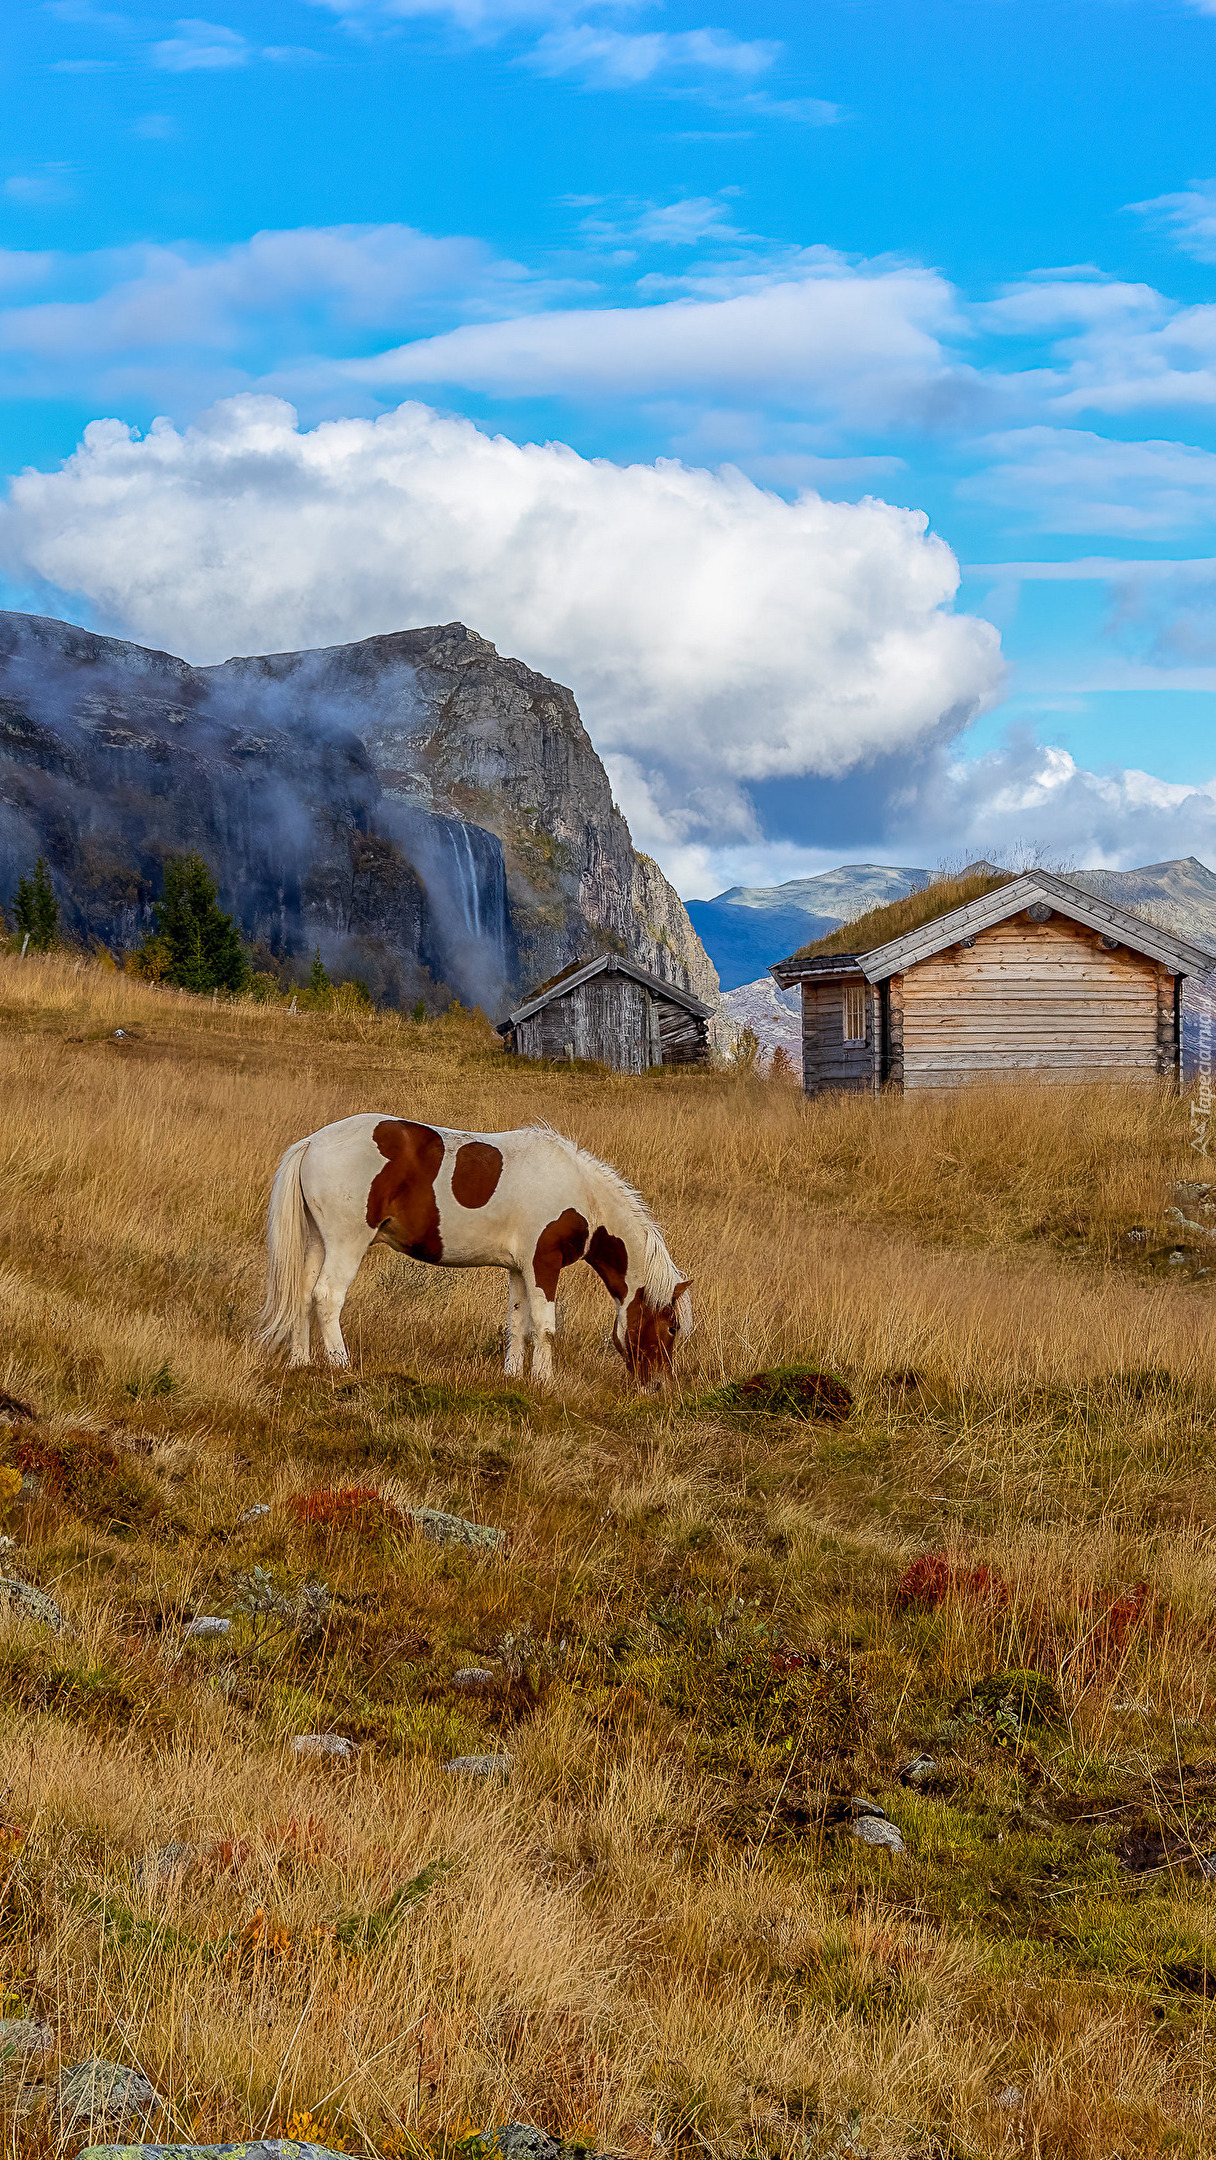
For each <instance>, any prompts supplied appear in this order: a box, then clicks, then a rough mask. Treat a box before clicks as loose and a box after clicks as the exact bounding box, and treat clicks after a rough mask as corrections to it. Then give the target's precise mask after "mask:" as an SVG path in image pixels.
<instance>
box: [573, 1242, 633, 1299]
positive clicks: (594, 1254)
mask: <svg viewBox="0 0 1216 2160" xmlns="http://www.w3.org/2000/svg"><path fill="white" fill-rule="evenodd" d="M583 1258H584V1259H585V1260H586V1262H587V1265H588V1267H592V1268H594V1269H595V1272H596V1274H597V1275H598V1276H599V1279H600V1281H601V1282H602V1283H603V1285H604V1288H605V1290H609V1291H611V1293H612V1295H613V1297H614V1298H615V1299H616V1301H617V1304H618V1305H623V1304H624V1302H625V1292H626V1290H627V1289H628V1288H629V1255H628V1253H627V1252H626V1250H625V1244H624V1240H623V1239H622V1238H619V1237H613V1235H612V1232H611V1230H605V1228H604V1225H603V1223H601V1224H600V1226H599V1229H598V1230H594V1231H593V1232H592V1234H591V1243H590V1244H589V1246H588V1247H587V1250H586V1252H585V1253H584V1255H583Z"/></svg>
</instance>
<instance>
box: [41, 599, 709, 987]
mask: <svg viewBox="0 0 1216 2160" xmlns="http://www.w3.org/2000/svg"><path fill="white" fill-rule="evenodd" d="M188 848H196V849H198V851H199V852H200V853H201V854H203V855H204V856H205V857H206V859H207V861H208V862H209V864H210V865H211V867H212V869H213V870H214V872H215V874H216V876H217V878H218V880H219V884H220V890H221V897H222V900H223V904H224V906H225V907H227V908H229V909H231V910H232V911H233V913H234V914H235V915H236V917H237V920H238V922H239V923H240V926H241V928H242V930H243V932H244V934H245V935H246V936H247V937H248V938H250V939H251V940H258V941H261V943H262V945H263V946H264V948H265V949H266V950H267V951H268V952H270V953H271V954H273V955H274V957H275V959H276V961H278V962H280V963H282V962H284V961H290V960H292V959H293V958H297V957H301V956H303V955H305V954H310V953H311V951H312V949H313V948H314V946H317V945H319V946H320V948H321V951H322V955H323V957H324V958H325V960H326V963H327V965H328V966H329V967H330V969H331V972H335V971H337V972H340V973H342V974H346V975H359V976H361V977H362V978H363V979H364V980H365V981H366V982H367V983H368V985H369V987H370V988H371V990H372V991H373V993H374V994H375V995H376V996H377V997H378V998H380V999H383V1000H386V1001H389V1002H394V1003H397V1002H401V1001H403V1000H406V999H412V998H413V997H415V996H417V995H419V994H422V995H428V994H429V993H432V992H435V993H440V994H441V993H442V992H443V991H454V992H456V994H458V995H459V996H461V997H462V998H464V999H466V1000H475V1001H476V1002H478V1003H480V1004H482V1005H483V1006H485V1007H486V1008H487V1010H490V1011H496V1010H499V1009H501V1008H502V1007H503V1006H505V1005H506V1004H507V1003H508V1002H509V1001H510V999H511V997H512V995H513V994H515V993H516V992H518V991H519V989H520V988H521V987H524V986H527V985H530V984H532V983H535V982H536V981H538V980H540V979H541V978H542V977H543V976H545V975H547V974H550V973H553V972H555V971H556V970H557V969H558V968H560V967H563V966H565V965H566V964H567V963H568V962H570V961H571V960H574V959H577V958H582V957H588V958H589V957H592V956H593V955H594V954H595V953H596V952H599V951H602V950H604V949H605V948H606V947H612V948H615V949H617V950H620V951H625V952H629V953H631V954H632V955H633V956H634V957H635V958H637V959H640V960H641V961H642V962H643V963H644V964H645V965H646V966H648V967H650V968H652V969H653V970H654V971H655V972H656V973H658V974H660V975H663V976H665V977H666V978H667V979H668V980H672V981H679V982H682V983H684V984H686V985H687V986H688V987H690V988H691V989H693V990H694V991H696V992H697V993H698V994H700V995H702V996H706V995H708V996H709V997H710V998H711V999H712V997H713V996H714V995H715V994H716V989H717V978H716V975H715V974H714V971H713V968H712V966H711V964H710V962H709V960H708V958H707V957H706V955H705V952H704V950H703V948H702V946H701V944H700V941H699V940H698V938H697V937H696V934H695V932H694V931H693V929H692V926H691V924H690V923H689V920H688V917H687V915H686V913H685V911H684V908H683V906H682V903H681V902H680V901H679V899H678V898H677V896H676V894H675V893H674V892H673V891H672V888H671V887H670V885H668V883H667V881H666V879H665V878H664V877H663V875H662V872H661V871H659V870H658V867H657V865H655V864H653V863H651V862H650V861H649V859H648V858H646V857H644V856H639V855H638V854H636V853H635V851H634V849H633V846H632V842H631V840H630V836H629V831H628V827H627V826H626V824H625V821H624V819H623V818H622V817H621V815H620V812H619V811H618V810H617V809H616V806H615V804H614V803H613V801H612V795H611V789H610V787H609V784H608V779H607V775H606V774H605V772H604V768H603V766H602V765H601V763H600V760H599V758H598V757H597V755H596V752H595V750H594V748H593V746H592V744H591V741H590V738H589V737H588V735H587V733H586V730H585V729H584V728H583V725H582V722H581V720H580V718H579V714H578V708H577V706H576V704H575V701H574V698H573V696H572V695H571V693H570V692H569V691H568V690H565V689H563V688H562V687H561V686H560V685H558V684H556V683H551V682H549V681H548V680H547V678H545V677H544V676H539V675H536V674H534V673H533V672H532V670H530V669H528V668H526V667H524V666H523V665H522V663H520V662H519V661H515V660H504V659H503V658H502V657H501V656H500V655H499V654H498V653H497V652H496V651H495V649H494V647H493V646H492V645H490V644H489V643H488V642H487V641H486V640H485V639H484V638H479V637H477V636H476V634H475V633H474V632H472V631H469V630H466V629H465V628H464V627H463V625H461V624H449V625H445V626H442V627H439V628H434V629H425V630H412V631H405V632H402V633H400V634H398V635H396V636H390V637H380V638H370V639H366V640H363V641H362V642H361V643H359V644H355V645H345V646H333V647H328V648H324V649H322V650H319V651H313V652H303V653H282V654H273V655H262V656H256V657H243V658H235V659H233V660H230V661H227V662H225V663H224V664H223V665H222V666H219V667H211V668H194V667H191V666H190V665H189V664H188V663H187V662H185V661H183V660H180V659H178V658H176V657H175V656H174V655H173V654H170V653H161V652H155V651H151V650H148V649H147V648H145V647H142V646H138V645H132V644H128V643H126V642H125V641H123V640H121V639H117V638H107V637H103V636H99V635H97V634H95V633H93V632H91V631H87V630H82V629H78V628H76V627H74V626H73V625H70V624H66V623H61V622H58V621H55V620H53V619H51V618H48V617H41V616H32V615H18V614H2V613H0V899H3V900H5V901H7V900H8V899H9V898H10V897H11V894H12V891H13V888H14V886H15V883H16V880H17V878H18V877H19V876H20V875H21V874H22V873H23V872H24V871H28V869H29V867H30V865H31V863H32V862H33V860H34V858H35V856H36V855H39V854H41V855H43V856H45V858H46V860H47V862H48V864H49V866H50V869H51V873H52V876H53V879H54V882H55V885H56V890H57V892H58V894H59V898H60V902H61V906H62V909H63V914H64V920H65V924H66V926H67V927H68V928H69V929H70V930H71V931H72V932H73V933H74V934H76V935H78V936H80V937H83V938H86V939H97V940H100V941H102V942H104V943H105V944H107V945H110V946H111V947H113V948H115V949H118V950H121V949H124V948H130V947H131V946H133V945H135V944H137V943H138V942H139V941H140V939H141V938H142V936H143V935H144V933H145V931H146V930H147V928H148V927H149V924H150V922H151V919H152V908H153V904H154V901H155V898H156V895H157V893H158V891H159V888H160V881H161V877H162V875H163V864H164V860H165V857H166V856H167V855H171V854H175V853H178V852H180V851H182V850H184V849H188Z"/></svg>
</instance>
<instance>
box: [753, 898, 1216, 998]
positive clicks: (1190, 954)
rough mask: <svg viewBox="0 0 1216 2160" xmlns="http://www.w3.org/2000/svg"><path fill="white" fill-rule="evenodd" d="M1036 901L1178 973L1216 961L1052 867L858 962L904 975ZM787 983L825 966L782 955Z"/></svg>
mask: <svg viewBox="0 0 1216 2160" xmlns="http://www.w3.org/2000/svg"><path fill="white" fill-rule="evenodd" d="M1036 901H1039V902H1042V903H1043V904H1045V905H1046V906H1048V907H1050V908H1052V910H1053V911H1054V912H1055V913H1056V914H1059V915H1065V916H1067V917H1068V919H1069V921H1070V922H1078V923H1081V924H1083V925H1084V927H1085V928H1086V929H1087V930H1095V931H1097V932H1098V934H1099V935H1100V936H1103V937H1116V938H1117V939H1118V942H1119V943H1120V944H1121V945H1128V946H1130V947H1131V949H1132V951H1133V952H1139V953H1144V954H1146V955H1147V957H1148V958H1149V959H1150V960H1156V961H1158V962H1159V963H1160V965H1161V966H1162V967H1167V968H1169V970H1170V972H1171V974H1174V975H1205V974H1206V973H1207V972H1208V969H1209V968H1212V967H1216V953H1210V952H1208V951H1206V950H1205V948H1204V947H1203V946H1202V945H1194V944H1192V943H1191V941H1190V940H1189V939H1188V938H1180V937H1175V936H1174V934H1173V932H1172V931H1170V930H1162V929H1160V928H1159V927H1158V925H1157V924H1156V923H1148V922H1143V921H1142V920H1141V918H1140V917H1139V916H1138V915H1129V914H1128V912H1127V910H1126V909H1125V908H1120V907H1115V906H1113V905H1112V903H1111V902H1110V901H1109V900H1098V899H1095V897H1094V895H1093V894H1092V893H1088V892H1086V891H1084V890H1083V888H1082V887H1081V886H1080V885H1074V884H1073V883H1072V882H1071V880H1070V879H1068V878H1062V877H1057V876H1055V875H1054V874H1053V873H1052V872H1051V871H1048V870H1029V871H1027V872H1026V873H1025V875H1024V876H1022V877H1018V878H1014V879H1013V881H1012V883H1011V884H1008V885H1001V886H999V887H998V888H997V890H996V891H995V892H990V893H986V894H984V896H983V897H982V898H981V899H979V900H972V901H969V902H968V904H967V905H966V907H960V908H952V909H951V911H950V913H949V914H948V915H937V916H935V917H934V918H933V920H932V921H931V922H927V923H924V924H923V925H922V926H921V928H920V929H918V930H909V931H908V932H906V934H905V935H904V936H903V937H898V938H892V939H891V940H890V942H889V943H888V944H886V945H879V946H876V947H875V949H874V951H873V952H868V953H859V954H857V955H856V961H857V965H858V966H859V967H860V968H861V970H862V972H863V973H864V975H865V976H866V979H867V981H869V982H885V981H886V980H887V978H888V976H891V975H898V974H900V973H902V971H903V969H905V968H909V967H915V966H916V965H917V963H918V962H919V961H921V960H930V959H932V957H933V955H934V954H935V953H939V952H944V951H945V950H946V948H947V946H950V945H956V944H957V943H958V942H959V939H960V938H964V937H973V936H975V935H977V933H978V932H979V931H981V930H990V929H991V928H992V926H993V924H994V923H999V922H1005V921H1007V920H1008V918H1009V917H1010V916H1011V915H1018V914H1020V913H1021V911H1022V909H1023V908H1025V907H1031V906H1033V905H1034V903H1035V902H1036ZM769 972H770V973H771V974H772V975H774V976H775V977H776V979H777V981H778V982H779V983H780V984H781V985H782V987H783V988H786V989H788V988H789V987H790V985H791V984H793V983H797V982H804V981H807V980H810V979H811V978H813V977H814V976H815V975H817V974H819V973H820V972H821V967H820V966H818V965H817V964H816V962H815V961H814V960H798V959H797V958H796V957H795V958H792V959H789V960H781V961H779V962H778V963H777V965H776V966H775V967H774V968H771V969H770V971H769Z"/></svg>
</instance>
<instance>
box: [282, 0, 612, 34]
mask: <svg viewBox="0 0 1216 2160" xmlns="http://www.w3.org/2000/svg"><path fill="white" fill-rule="evenodd" d="M314 4H315V5H316V6H318V7H324V8H328V9H329V11H330V13H331V14H334V15H338V16H341V18H342V20H343V21H344V22H346V23H348V24H350V25H365V24H374V23H377V22H379V23H393V22H415V21H417V20H418V19H419V17H421V16H426V15H439V16H446V17H447V19H448V21H449V22H452V23H454V24H455V25H456V27H457V28H458V29H460V30H465V31H471V32H472V33H473V34H474V35H480V36H485V35H489V36H494V35H496V34H497V33H498V32H500V31H503V30H509V29H513V28H515V27H516V26H517V25H518V24H521V23H522V24H525V25H528V24H532V25H534V24H536V23H552V22H566V21H569V19H570V18H571V16H572V15H573V14H574V13H575V12H576V10H575V8H574V6H573V5H572V4H571V0H314ZM621 4H622V7H623V8H625V9H627V8H628V6H629V0H621ZM579 12H581V10H580V11H579ZM601 12H604V11H603V10H601Z"/></svg>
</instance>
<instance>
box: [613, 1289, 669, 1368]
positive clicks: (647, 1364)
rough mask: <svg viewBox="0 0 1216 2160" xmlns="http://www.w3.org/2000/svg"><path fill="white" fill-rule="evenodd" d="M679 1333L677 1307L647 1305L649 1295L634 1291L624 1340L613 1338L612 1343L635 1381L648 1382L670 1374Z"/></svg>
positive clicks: (642, 1291)
mask: <svg viewBox="0 0 1216 2160" xmlns="http://www.w3.org/2000/svg"><path fill="white" fill-rule="evenodd" d="M679 1332H680V1323H679V1321H678V1320H677V1318H676V1314H675V1309H674V1306H672V1305H660V1306H657V1307H656V1306H653V1305H648V1304H647V1303H646V1292H645V1291H644V1290H635V1291H634V1293H633V1296H632V1297H631V1298H630V1300H629V1305H628V1309H627V1311H626V1315H625V1340H624V1342H620V1341H618V1340H617V1337H616V1336H615V1335H614V1336H613V1341H614V1342H615V1343H616V1346H617V1349H618V1350H619V1351H620V1353H621V1356H622V1357H623V1358H624V1360H625V1363H626V1365H627V1366H628V1367H629V1370H630V1372H631V1373H632V1374H633V1377H634V1379H635V1380H640V1381H647V1380H653V1379H655V1378H656V1377H657V1376H658V1375H659V1374H662V1373H669V1372H670V1371H671V1368H672V1365H673V1363H674V1359H675V1344H676V1337H677V1335H678V1334H679Z"/></svg>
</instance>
